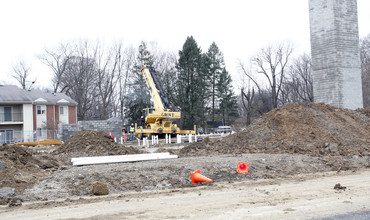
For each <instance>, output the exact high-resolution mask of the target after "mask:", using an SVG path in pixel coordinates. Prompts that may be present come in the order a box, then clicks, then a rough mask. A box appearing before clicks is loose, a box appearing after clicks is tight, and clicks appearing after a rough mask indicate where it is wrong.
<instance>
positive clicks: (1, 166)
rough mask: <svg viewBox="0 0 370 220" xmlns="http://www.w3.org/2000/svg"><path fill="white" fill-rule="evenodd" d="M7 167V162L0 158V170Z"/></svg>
mask: <svg viewBox="0 0 370 220" xmlns="http://www.w3.org/2000/svg"><path fill="white" fill-rule="evenodd" d="M6 168H7V166H6V163H5V162H4V161H1V160H0V170H5V169H6Z"/></svg>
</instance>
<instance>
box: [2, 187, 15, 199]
mask: <svg viewBox="0 0 370 220" xmlns="http://www.w3.org/2000/svg"><path fill="white" fill-rule="evenodd" d="M14 196H15V188H11V187H3V188H0V200H2V199H4V198H8V199H9V198H13V197H14Z"/></svg>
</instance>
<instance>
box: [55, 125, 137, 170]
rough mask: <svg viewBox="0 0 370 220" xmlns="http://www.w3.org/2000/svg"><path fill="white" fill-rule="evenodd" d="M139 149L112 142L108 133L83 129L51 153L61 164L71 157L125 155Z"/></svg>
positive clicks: (67, 161)
mask: <svg viewBox="0 0 370 220" xmlns="http://www.w3.org/2000/svg"><path fill="white" fill-rule="evenodd" d="M139 153H142V151H141V150H139V149H137V148H134V147H131V146H124V145H122V144H119V143H116V142H114V140H113V138H111V137H110V136H109V135H108V134H106V133H105V132H103V131H91V130H83V131H79V132H77V133H76V134H75V135H73V136H72V137H71V138H70V139H69V140H67V141H66V142H65V143H64V144H62V145H61V146H60V147H59V148H57V149H56V150H55V151H54V152H53V155H55V156H56V158H58V159H59V160H60V161H62V163H63V164H70V160H71V158H72V157H86V156H109V155H126V154H139Z"/></svg>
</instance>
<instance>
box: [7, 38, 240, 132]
mask: <svg viewBox="0 0 370 220" xmlns="http://www.w3.org/2000/svg"><path fill="white" fill-rule="evenodd" d="M39 59H40V60H41V61H42V62H43V63H44V64H45V65H47V66H48V67H49V68H50V70H52V74H53V76H52V87H53V89H52V91H51V92H62V93H65V94H67V95H68V96H70V97H71V98H72V99H74V100H75V101H76V102H77V103H78V106H77V118H78V120H105V119H108V118H111V117H119V118H121V119H123V120H124V121H126V122H128V123H131V122H137V121H138V120H139V119H140V117H141V115H142V110H143V109H144V108H147V107H151V100H150V96H149V91H148V88H147V87H146V83H145V81H144V79H143V77H142V75H141V72H140V68H141V65H142V64H146V65H149V66H153V67H154V69H155V70H156V72H157V75H158V80H159V82H160V84H161V87H162V89H163V91H164V93H165V95H166V96H167V98H168V100H169V103H170V109H171V110H173V111H180V112H181V113H182V118H181V120H180V121H179V123H180V126H182V127H183V128H192V127H193V125H194V124H195V125H198V126H200V127H204V128H205V127H213V126H215V125H216V123H220V122H221V123H222V124H231V123H232V122H233V121H234V120H235V119H237V118H238V117H239V115H238V108H237V96H236V95H235V94H234V90H233V87H232V80H231V76H230V74H229V72H228V71H227V70H226V66H225V63H224V59H223V54H222V52H221V51H220V50H219V48H218V46H217V45H216V43H212V44H211V46H210V47H209V49H208V51H207V52H202V50H201V48H200V47H199V46H198V45H197V42H196V41H195V39H194V38H193V37H191V36H190V37H188V38H187V39H186V41H185V43H184V45H183V48H182V50H180V51H179V52H178V54H176V53H171V52H166V51H162V50H160V49H159V48H158V47H157V45H156V44H155V43H153V44H150V45H148V44H147V43H146V42H141V44H140V45H139V47H138V48H137V49H136V48H134V47H132V46H129V47H123V44H122V43H121V42H119V43H116V44H113V45H112V46H110V47H109V48H107V47H104V46H103V45H102V44H101V43H99V42H95V43H91V42H88V41H78V42H71V43H68V44H60V45H59V46H58V47H55V48H51V49H50V48H48V49H45V50H44V52H43V53H42V55H40V56H39ZM23 69H26V68H23ZM21 70H22V69H21ZM26 70H27V71H29V69H26ZM18 72H22V71H18ZM24 76H26V75H24ZM14 77H18V78H22V77H21V74H19V75H18V76H17V75H15V76H14Z"/></svg>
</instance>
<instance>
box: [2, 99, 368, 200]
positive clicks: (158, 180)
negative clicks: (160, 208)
mask: <svg viewBox="0 0 370 220" xmlns="http://www.w3.org/2000/svg"><path fill="white" fill-rule="evenodd" d="M369 112H370V110H369V108H367V109H358V110H356V111H353V110H348V109H340V108H335V107H332V106H329V105H324V104H313V103H307V104H287V105H285V106H283V107H281V108H278V109H275V110H273V111H271V112H269V113H267V114H265V115H263V116H262V117H260V118H259V119H257V120H255V121H254V122H253V123H252V124H251V125H250V126H248V127H247V128H245V130H244V131H241V132H238V133H235V134H232V135H228V136H216V137H215V136H209V137H203V141H202V142H199V143H190V144H189V143H184V144H182V145H183V146H184V147H183V148H182V149H179V148H180V147H179V146H178V147H177V149H171V150H163V149H164V147H169V145H165V144H160V145H156V146H155V147H157V148H158V151H170V152H171V153H174V154H177V155H179V159H173V160H156V161H146V162H136V163H119V164H105V165H92V166H83V167H72V166H71V165H72V164H71V162H70V160H71V158H73V157H82V156H105V155H124V154H137V153H142V152H143V151H142V150H141V149H142V148H141V147H137V146H136V143H135V144H125V145H121V144H118V143H115V142H114V141H113V139H112V138H111V137H110V136H109V135H107V134H105V133H104V132H96V131H80V132H78V133H76V134H75V135H74V136H73V137H71V139H70V140H68V141H66V143H64V144H63V145H61V146H59V147H51V146H50V147H40V146H38V147H29V148H26V147H21V146H2V147H1V148H0V162H1V161H3V162H5V163H6V168H3V169H2V170H0V174H1V177H2V178H1V183H0V188H1V187H14V188H16V190H17V194H19V195H21V196H22V197H23V198H24V199H25V200H26V201H32V200H50V199H58V198H69V197H73V196H76V197H79V196H87V195H92V187H93V184H94V183H96V182H102V183H104V184H106V185H107V187H108V188H109V193H120V192H126V191H142V190H153V189H164V188H176V187H193V185H192V184H191V181H190V173H191V172H192V171H194V170H197V169H200V170H201V172H202V174H204V175H206V176H207V177H210V178H212V179H213V180H214V181H215V182H223V181H224V182H233V181H247V180H250V179H271V178H280V177H286V176H292V175H297V174H301V173H315V172H326V171H338V172H340V171H345V170H353V171H355V170H358V169H362V168H365V169H366V168H370V161H369V158H370V157H369V152H370V135H369V134H370V118H369ZM240 161H242V162H248V163H249V164H250V171H249V173H248V174H247V175H241V174H238V173H237V172H236V165H237V163H238V162H240ZM0 165H1V164H0Z"/></svg>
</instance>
